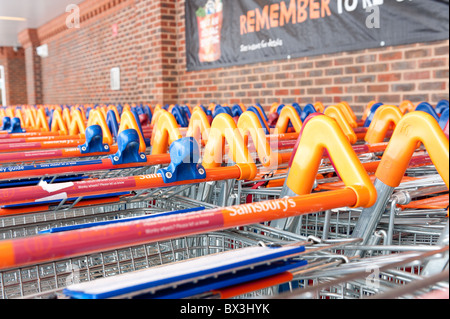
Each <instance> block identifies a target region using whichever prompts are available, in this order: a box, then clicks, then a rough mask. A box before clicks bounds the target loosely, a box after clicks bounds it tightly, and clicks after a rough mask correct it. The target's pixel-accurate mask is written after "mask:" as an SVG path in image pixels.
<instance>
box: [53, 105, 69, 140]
mask: <svg viewBox="0 0 450 319" xmlns="http://www.w3.org/2000/svg"><path fill="white" fill-rule="evenodd" d="M51 132H60V134H61V135H68V134H69V130H68V129H67V126H66V123H65V122H64V119H63V116H62V112H61V110H60V109H55V110H54V111H53V115H52V127H51Z"/></svg>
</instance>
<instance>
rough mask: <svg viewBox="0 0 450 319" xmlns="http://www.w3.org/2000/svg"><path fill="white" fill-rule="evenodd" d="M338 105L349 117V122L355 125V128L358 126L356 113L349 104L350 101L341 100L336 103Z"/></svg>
mask: <svg viewBox="0 0 450 319" xmlns="http://www.w3.org/2000/svg"><path fill="white" fill-rule="evenodd" d="M336 107H338V108H339V109H340V110H341V111H342V113H343V114H344V116H345V118H346V119H347V122H348V123H349V124H350V126H351V127H353V128H355V127H358V123H357V122H356V116H355V113H353V111H352V109H351V108H350V106H349V105H348V103H345V102H341V103H338V104H336Z"/></svg>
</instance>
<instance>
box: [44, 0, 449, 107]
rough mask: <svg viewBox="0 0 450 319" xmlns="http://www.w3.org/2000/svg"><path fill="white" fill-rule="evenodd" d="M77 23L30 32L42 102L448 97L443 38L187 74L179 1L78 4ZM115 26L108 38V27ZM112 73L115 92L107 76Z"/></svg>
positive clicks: (359, 102) (353, 101) (58, 22)
mask: <svg viewBox="0 0 450 319" xmlns="http://www.w3.org/2000/svg"><path fill="white" fill-rule="evenodd" d="M80 13H81V26H80V28H79V29H70V30H69V29H67V27H66V26H65V18H66V16H67V14H65V15H64V14H63V15H62V16H60V17H58V18H57V19H55V20H53V21H51V22H49V23H47V24H46V25H44V26H42V27H40V28H38V30H37V34H38V36H39V40H40V43H42V44H43V43H47V44H48V46H49V54H50V56H49V57H48V58H45V59H42V60H41V70H42V71H41V72H42V95H43V102H44V103H48V104H53V103H59V104H61V103H67V104H73V103H96V102H103V103H107V102H110V103H119V102H121V103H124V102H128V103H132V102H149V103H152V104H157V103H159V104H167V103H191V104H197V103H203V104H209V103H211V102H215V103H221V104H222V103H228V104H232V103H237V102H243V103H245V104H251V103H255V102H260V103H261V104H263V105H265V106H267V107H268V106H270V105H271V104H272V103H273V102H280V103H281V102H282V103H291V102H299V103H301V104H305V103H309V102H315V101H322V102H323V103H324V104H326V105H327V104H332V103H335V102H339V101H343V100H344V101H347V102H349V103H350V105H352V107H353V108H354V109H355V111H356V112H357V113H361V111H362V109H363V108H364V107H365V105H366V104H367V103H368V102H370V101H372V100H377V101H380V102H384V103H392V104H399V103H400V102H401V101H402V100H405V99H409V100H411V101H413V102H415V103H419V102H421V101H424V100H426V101H429V102H431V103H436V102H438V101H439V100H440V99H444V98H445V99H448V98H449V94H448V85H449V84H448V82H449V81H448V70H449V58H448V48H449V41H448V40H447V41H440V42H436V43H425V44H413V45H407V46H398V47H386V48H379V49H372V50H363V51H357V52H344V53H339V54H330V55H321V56H313V57H304V58H298V59H292V60H290V61H273V62H265V63H258V64H252V65H246V66H236V67H231V68H221V69H213V70H204V71H195V72H187V71H186V61H185V27H184V0H181V1H176V0H101V1H98V0H87V1H85V2H84V3H82V4H81V6H80ZM114 24H117V25H118V35H117V36H113V32H112V26H113V25H114ZM112 67H120V68H121V78H122V81H121V86H122V90H121V91H111V90H110V87H109V85H110V84H109V71H110V68H112Z"/></svg>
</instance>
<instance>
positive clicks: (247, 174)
mask: <svg viewBox="0 0 450 319" xmlns="http://www.w3.org/2000/svg"><path fill="white" fill-rule="evenodd" d="M225 141H226V142H227V143H228V145H229V156H230V158H231V159H232V160H233V162H234V163H236V165H237V166H238V167H239V168H240V170H241V176H240V179H245V180H252V179H254V178H255V176H256V173H257V170H256V164H255V162H254V161H253V159H252V157H251V156H250V152H249V151H248V148H247V147H246V146H245V144H244V139H243V137H242V136H241V134H240V132H239V130H238V128H237V126H236V123H235V122H234V120H233V118H232V117H231V116H230V115H229V114H225V113H221V114H219V115H217V116H216V117H215V118H214V120H213V122H212V125H211V130H210V133H209V139H208V143H207V144H206V146H205V151H204V155H203V166H204V167H205V168H216V167H220V166H221V165H222V163H223V155H224V153H225Z"/></svg>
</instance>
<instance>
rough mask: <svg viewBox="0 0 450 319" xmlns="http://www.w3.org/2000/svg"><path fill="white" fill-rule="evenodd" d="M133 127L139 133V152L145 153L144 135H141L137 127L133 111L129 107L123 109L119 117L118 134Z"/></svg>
mask: <svg viewBox="0 0 450 319" xmlns="http://www.w3.org/2000/svg"><path fill="white" fill-rule="evenodd" d="M129 129H133V130H136V132H137V133H138V135H139V152H140V153H145V151H146V150H147V146H146V145H145V141H144V137H143V136H142V132H141V130H140V129H139V125H138V124H137V122H136V118H135V117H134V115H133V113H132V112H131V111H130V108H129V107H128V109H126V110H124V111H123V112H122V116H121V118H120V126H119V132H118V133H119V134H120V133H122V132H123V131H125V130H129Z"/></svg>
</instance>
